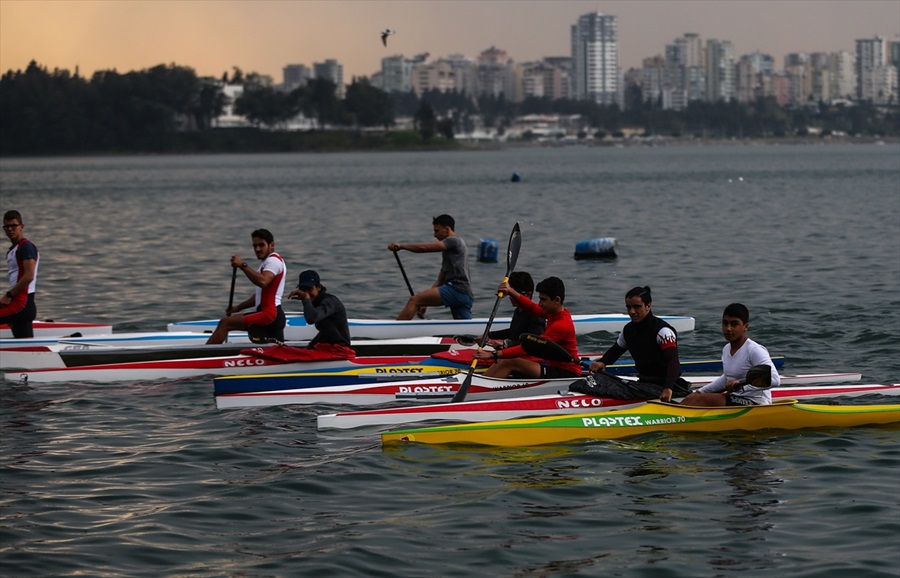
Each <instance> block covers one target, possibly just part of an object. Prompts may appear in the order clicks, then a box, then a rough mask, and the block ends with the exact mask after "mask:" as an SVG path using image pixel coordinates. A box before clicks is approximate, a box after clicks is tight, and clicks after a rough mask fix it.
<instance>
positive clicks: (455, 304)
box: [438, 284, 474, 319]
mask: <svg viewBox="0 0 900 578" xmlns="http://www.w3.org/2000/svg"><path fill="white" fill-rule="evenodd" d="M438 293H440V294H441V303H443V304H444V307H449V308H450V313H451V314H452V315H453V318H454V319H471V318H472V303H473V302H474V300H473V299H472V298H471V297H469V294H468V293H463V292H462V291H460V290H459V289H457V288H456V287H454V286H453V285H446V284H445V285H439V286H438Z"/></svg>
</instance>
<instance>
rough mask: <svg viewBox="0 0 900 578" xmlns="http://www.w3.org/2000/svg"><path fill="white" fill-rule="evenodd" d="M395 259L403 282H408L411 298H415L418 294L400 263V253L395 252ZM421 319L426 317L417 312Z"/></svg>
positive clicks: (407, 286)
mask: <svg viewBox="0 0 900 578" xmlns="http://www.w3.org/2000/svg"><path fill="white" fill-rule="evenodd" d="M393 253H394V258H395V259H397V266H398V267H400V273H402V274H403V280H404V281H406V288H407V289H409V296H410V297H413V296H414V295H415V294H416V292H415V291H413V288H412V284H411V283H410V282H409V277H407V276H406V269H404V268H403V263H401V262H400V251H393ZM417 314H418V316H419V319H425V316H424V315H423V314H422V313H419V312H417Z"/></svg>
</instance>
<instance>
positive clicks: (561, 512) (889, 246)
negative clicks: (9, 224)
mask: <svg viewBox="0 0 900 578" xmlns="http://www.w3.org/2000/svg"><path fill="white" fill-rule="evenodd" d="M513 171H518V172H520V173H521V174H522V176H523V181H522V182H521V183H517V184H513V183H510V182H509V176H510V175H511V174H512V172H513ZM10 208H16V209H19V210H20V211H22V212H23V214H24V217H25V222H26V225H27V233H28V236H29V237H30V238H31V239H32V240H34V241H35V243H36V244H37V245H38V247H39V249H40V250H41V270H40V277H39V294H38V308H39V314H40V316H41V318H55V319H60V320H62V319H66V320H102V321H107V322H110V323H113V324H114V325H115V328H116V330H119V331H125V330H159V329H164V328H165V325H166V323H168V322H170V321H174V320H182V319H198V318H211V317H218V316H219V315H220V314H221V310H222V309H223V308H224V307H225V305H226V304H227V300H228V288H229V283H230V268H229V266H228V258H229V256H230V255H231V254H232V253H235V252H236V253H240V254H241V255H245V256H246V257H252V252H251V250H250V239H249V233H250V231H251V230H253V229H254V228H257V227H266V228H269V229H270V230H272V232H273V233H274V234H275V238H276V244H277V247H278V249H279V251H280V252H281V254H282V255H283V256H284V257H285V258H286V260H287V262H288V268H289V272H290V274H291V277H292V278H293V277H295V276H296V274H297V273H299V272H300V271H301V270H302V269H304V268H307V267H312V268H316V269H317V270H318V271H319V272H320V274H321V276H322V280H323V283H324V284H325V285H326V286H328V288H329V290H330V291H332V292H334V293H336V294H338V295H339V296H340V297H341V298H342V299H343V301H344V302H345V304H346V305H347V307H348V309H349V310H350V311H351V315H352V316H354V317H363V318H365V317H373V318H374V317H387V316H393V315H394V314H396V312H397V311H399V309H400V308H401V307H402V305H403V302H404V301H405V295H406V287H405V285H404V283H403V278H402V276H401V275H400V272H399V270H398V268H397V265H396V262H395V261H394V259H393V257H392V256H391V254H390V252H388V251H387V250H386V245H387V244H388V243H389V242H391V241H399V242H417V241H427V240H430V238H431V237H430V236H431V217H432V216H433V215H437V214H439V213H444V212H446V213H450V214H452V215H454V216H455V217H456V219H457V230H458V232H459V234H460V235H461V236H462V237H463V238H464V239H466V240H467V242H468V244H469V247H470V251H472V252H473V253H474V252H475V251H476V250H477V246H478V242H479V239H481V238H486V237H490V238H493V239H497V240H498V241H499V243H500V245H501V251H503V250H505V247H506V240H507V239H508V237H509V232H510V230H511V228H512V225H513V223H515V222H516V221H519V222H520V223H521V226H522V231H523V245H522V252H521V255H520V258H519V267H518V268H519V269H521V270H528V271H530V272H531V273H532V275H533V276H534V277H535V278H536V279H538V280H539V279H542V278H543V277H546V276H549V275H557V276H559V277H561V278H562V279H564V280H565V282H566V286H567V291H568V296H567V304H568V305H569V307H570V309H571V310H572V311H573V312H575V313H607V312H622V310H623V297H624V293H625V292H626V291H627V290H628V289H629V288H631V287H632V286H635V285H650V286H651V287H652V288H653V292H654V296H655V303H654V309H655V311H656V312H657V313H662V314H685V315H693V316H694V317H696V319H697V331H695V332H693V333H688V334H684V335H682V336H681V339H680V343H681V349H682V355H684V356H685V357H696V356H702V357H709V356H716V355H718V352H719V351H720V350H721V345H722V338H721V335H720V333H719V329H718V319H719V316H720V314H721V310H722V308H723V307H724V306H725V305H726V304H728V303H730V302H732V301H741V302H744V303H746V304H747V305H748V307H749V308H750V311H751V314H752V315H753V320H752V323H751V334H752V335H753V336H754V338H756V339H757V340H758V341H760V342H762V343H764V344H765V345H767V346H768V347H769V350H770V351H771V352H772V353H773V354H780V355H784V356H785V357H786V358H787V363H786V371H785V372H786V373H810V372H819V371H859V372H862V373H863V376H864V377H863V380H864V381H865V382H880V383H885V382H896V381H897V380H898V379H900V355H898V352H900V347H898V345H897V335H898V332H900V147H898V146H897V145H886V146H875V145H872V146H804V147H788V146H781V147H778V146H760V147H743V146H736V147H685V148H647V149H581V148H567V149H519V150H506V151H495V152H460V153H432V154H424V153H422V154H418V153H396V154H327V155H260V156H250V155H248V156H196V157H125V158H90V159H49V160H47V159H41V160H28V159H26V160H8V159H4V160H2V161H0V210H3V211H5V210H7V209H10ZM595 237H615V238H617V239H618V242H619V258H618V259H616V260H615V261H604V262H584V261H577V262H576V261H575V260H574V259H572V253H573V252H574V247H575V244H576V243H577V242H578V241H582V240H587V239H592V238H595ZM401 257H402V259H403V263H404V266H405V268H406V271H407V273H408V274H409V276H410V281H411V282H412V284H413V286H414V287H415V288H421V287H426V286H428V285H430V284H431V283H432V282H433V280H434V276H435V274H436V272H437V266H438V259H437V257H436V256H434V255H413V254H411V253H402V254H401ZM471 267H472V275H473V278H474V279H473V281H474V285H475V289H476V296H477V301H476V306H475V313H476V315H480V316H487V315H488V314H489V313H490V310H491V307H492V306H493V302H494V299H493V296H492V294H491V290H492V289H493V288H494V287H495V286H496V285H497V283H498V282H499V281H500V279H501V278H502V276H503V272H504V270H505V266H504V265H503V264H483V263H472V265H471ZM239 287H240V288H241V289H242V290H243V292H239V295H243V294H247V295H249V293H250V287H249V285H243V286H241V285H239ZM288 308H289V309H292V308H293V309H296V306H295V305H289V306H288ZM502 310H503V311H504V312H508V309H506V306H504V307H503V308H502ZM432 315H434V316H438V317H445V316H446V314H445V313H444V312H443V311H440V310H434V311H432ZM611 338H612V337H611V336H609V335H596V336H592V337H591V338H589V339H585V340H584V342H583V346H582V349H583V350H584V351H600V350H602V349H604V348H605V347H607V346H608V345H609V343H610V340H611ZM886 401H890V400H888V399H886V398H882V397H879V396H872V397H870V398H868V399H865V398H863V399H857V400H852V401H851V400H848V402H849V403H867V402H869V403H876V402H886ZM328 411H333V408H329V407H326V406H315V407H308V408H303V407H280V408H266V409H252V410H239V411H227V412H224V411H218V410H216V409H215V405H214V402H213V399H212V382H211V380H209V379H197V380H189V381H180V382H152V383H138V384H134V383H121V384H114V385H112V386H109V385H107V386H100V385H90V384H64V385H51V386H33V387H24V386H20V385H16V384H8V383H4V384H2V385H0V427H2V432H0V435H2V437H0V448H2V455H0V460H2V475H0V570H2V573H3V575H4V576H73V575H91V576H148V577H149V576H161V575H179V576H181V575H193V576H225V575H232V576H297V575H309V576H341V577H343V576H366V577H368V576H397V575H401V576H515V577H538V576H540V577H545V576H579V575H580V576H601V575H603V576H652V577H660V576H686V577H687V576H734V575H737V574H741V575H746V576H774V575H781V576H801V577H805V576H809V577H812V576H816V577H820V576H834V577H842V578H843V577H846V576H848V575H849V576H854V577H856V576H900V538H898V536H900V445H898V442H900V434H898V431H897V430H890V429H877V428H866V429H858V430H847V431H829V432H806V433H796V434H787V435H782V436H778V437H774V438H769V439H754V438H753V437H749V436H743V435H736V436H735V435H729V436H677V437H674V436H646V437H642V438H637V439H633V440H629V441H626V442H617V443H593V444H575V445H567V446H552V447H543V448H531V449H516V450H496V449H490V450H486V449H477V450H476V449H468V450H458V449H457V450H452V449H446V448H428V447H402V448H395V449H390V450H382V448H381V446H380V444H379V443H378V438H377V435H376V432H374V431H364V432H356V433H354V434H342V435H340V436H335V435H323V434H319V433H318V432H317V431H316V428H315V420H314V415H315V414H317V413H325V412H328Z"/></svg>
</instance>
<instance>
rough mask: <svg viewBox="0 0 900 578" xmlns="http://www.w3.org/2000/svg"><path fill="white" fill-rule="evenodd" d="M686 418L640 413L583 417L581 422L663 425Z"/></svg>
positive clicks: (682, 420) (597, 425) (681, 421)
mask: <svg viewBox="0 0 900 578" xmlns="http://www.w3.org/2000/svg"><path fill="white" fill-rule="evenodd" d="M686 421H687V419H686V418H685V417H684V416H681V415H667V416H656V417H652V418H650V417H647V418H645V416H642V415H625V416H603V417H584V418H581V423H582V425H584V427H635V426H647V425H663V424H670V423H684V422H686Z"/></svg>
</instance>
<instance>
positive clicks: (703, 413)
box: [381, 399, 900, 447]
mask: <svg viewBox="0 0 900 578" xmlns="http://www.w3.org/2000/svg"><path fill="white" fill-rule="evenodd" d="M898 422H900V404H890V405H812V404H802V403H798V402H797V400H793V399H791V400H780V401H777V402H775V403H773V404H771V405H754V406H748V407H692V406H685V405H681V404H670V403H663V402H658V401H649V402H647V403H646V404H644V405H641V406H639V407H636V408H632V409H622V410H613V411H599V412H590V413H582V414H575V415H562V416H551V417H535V418H524V419H510V420H502V421H486V422H477V423H465V424H457V425H446V426H437V427H426V428H416V429H405V430H394V431H390V432H386V433H384V434H382V436H381V441H382V443H384V444H390V443H403V442H414V443H423V444H477V445H489V446H507V447H514V446H535V445H541V444H555V443H566V442H573V441H579V440H613V439H619V438H624V437H629V436H635V435H640V434H645V433H652V432H724V431H758V430H793V429H802V428H817V427H855V426H863V425H877V424H896V423H898Z"/></svg>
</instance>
